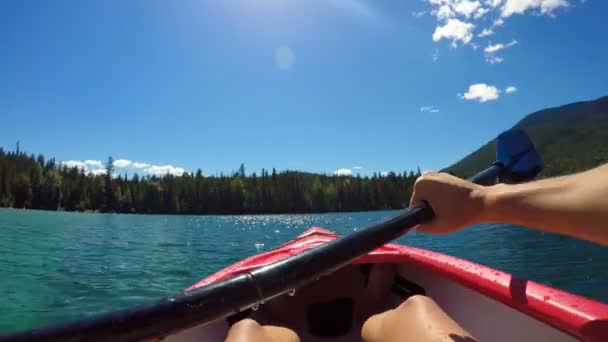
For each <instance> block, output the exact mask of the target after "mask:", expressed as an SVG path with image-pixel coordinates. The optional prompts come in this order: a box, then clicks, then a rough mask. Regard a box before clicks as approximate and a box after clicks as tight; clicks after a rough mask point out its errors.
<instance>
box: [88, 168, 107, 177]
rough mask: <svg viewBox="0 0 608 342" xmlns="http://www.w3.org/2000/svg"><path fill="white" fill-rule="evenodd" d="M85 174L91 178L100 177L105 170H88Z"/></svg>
mask: <svg viewBox="0 0 608 342" xmlns="http://www.w3.org/2000/svg"><path fill="white" fill-rule="evenodd" d="M87 173H88V174H90V175H93V176H102V175H105V174H106V169H95V170H89V171H87Z"/></svg>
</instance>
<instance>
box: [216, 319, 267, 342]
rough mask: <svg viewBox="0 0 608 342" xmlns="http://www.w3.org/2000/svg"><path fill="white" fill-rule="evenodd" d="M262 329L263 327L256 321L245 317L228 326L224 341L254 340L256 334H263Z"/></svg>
mask: <svg viewBox="0 0 608 342" xmlns="http://www.w3.org/2000/svg"><path fill="white" fill-rule="evenodd" d="M263 330H264V328H263V327H262V326H261V325H260V324H259V323H258V322H256V321H254V320H252V319H250V318H245V319H242V320H240V321H238V322H236V323H234V324H233V325H232V326H231V327H230V330H228V334H227V336H226V340H225V341H226V342H237V341H255V340H256V336H258V335H261V334H263Z"/></svg>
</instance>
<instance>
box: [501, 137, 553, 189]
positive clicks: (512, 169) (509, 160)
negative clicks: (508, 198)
mask: <svg viewBox="0 0 608 342" xmlns="http://www.w3.org/2000/svg"><path fill="white" fill-rule="evenodd" d="M496 162H497V163H499V164H502V165H503V166H504V168H503V169H502V171H501V172H500V175H499V179H500V181H501V182H507V183H509V182H525V181H529V180H532V179H534V177H536V175H538V173H539V172H540V171H541V170H542V169H543V161H542V159H541V157H540V155H539V154H538V152H536V149H535V148H534V145H533V144H532V141H531V140H530V138H529V137H528V135H527V134H526V133H525V132H524V131H522V130H519V129H512V130H509V131H506V132H503V133H501V134H500V135H499V136H498V138H497V139H496Z"/></svg>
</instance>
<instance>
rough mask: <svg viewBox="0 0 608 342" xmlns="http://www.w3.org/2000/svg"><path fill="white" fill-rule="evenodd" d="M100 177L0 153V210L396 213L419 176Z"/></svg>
mask: <svg viewBox="0 0 608 342" xmlns="http://www.w3.org/2000/svg"><path fill="white" fill-rule="evenodd" d="M112 165H113V159H112V157H110V158H108V162H107V163H106V172H105V174H104V175H93V174H91V173H87V172H86V171H85V170H83V169H82V168H77V167H74V168H68V167H67V166H65V165H62V164H61V163H58V162H57V161H56V160H55V159H48V160H47V159H45V157H44V156H42V155H38V156H34V155H28V154H27V153H24V152H22V151H19V149H18V148H17V150H16V151H4V150H3V149H1V148H0V206H1V207H12V208H28V209H43V210H65V211H100V212H116V213H146V214H260V213H311V212H332V211H363V210H380V209H398V208H403V207H405V206H407V203H408V200H409V197H410V194H411V191H412V186H413V184H414V181H415V180H416V178H417V177H418V176H419V175H420V171H419V170H418V171H417V172H416V173H414V172H412V171H409V172H403V173H394V172H390V173H388V174H387V175H380V174H378V173H374V174H373V175H372V176H371V177H370V176H365V177H362V176H359V175H356V176H336V175H327V174H313V173H306V172H299V171H289V170H286V171H281V172H277V171H276V170H275V169H272V170H271V171H268V170H265V169H262V170H261V172H260V173H259V174H258V173H256V172H253V173H251V174H246V172H245V166H244V165H242V164H241V166H240V168H239V169H238V170H237V171H235V172H233V173H231V174H228V175H224V174H220V175H215V176H205V175H203V173H202V172H201V170H200V169H199V170H197V171H196V172H194V173H184V174H183V175H182V176H174V175H171V174H167V175H164V176H150V175H146V176H143V177H141V176H139V175H137V174H134V175H133V176H132V177H127V175H115V174H114V169H113V166H112Z"/></svg>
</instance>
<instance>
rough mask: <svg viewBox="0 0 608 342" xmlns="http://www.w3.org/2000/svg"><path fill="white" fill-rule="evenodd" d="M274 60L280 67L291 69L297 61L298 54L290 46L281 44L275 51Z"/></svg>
mask: <svg viewBox="0 0 608 342" xmlns="http://www.w3.org/2000/svg"><path fill="white" fill-rule="evenodd" d="M274 60H275V63H276V64H277V66H278V67H279V69H281V70H289V69H291V68H292V67H293V65H294V64H295V63H296V55H295V53H294V52H293V50H292V49H291V48H290V47H289V46H281V47H279V48H278V49H277V50H276V51H275V54H274Z"/></svg>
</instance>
